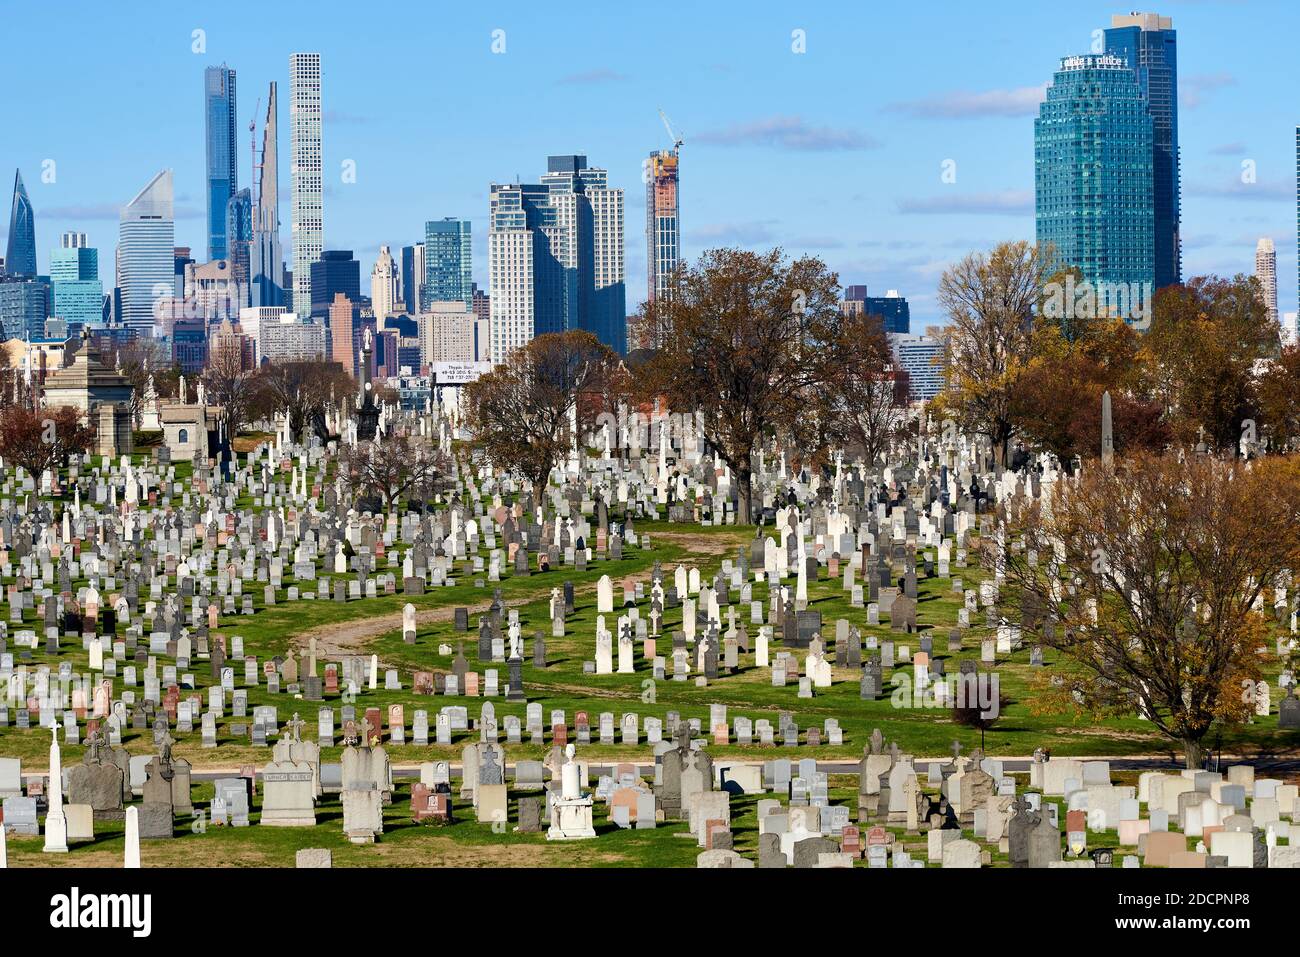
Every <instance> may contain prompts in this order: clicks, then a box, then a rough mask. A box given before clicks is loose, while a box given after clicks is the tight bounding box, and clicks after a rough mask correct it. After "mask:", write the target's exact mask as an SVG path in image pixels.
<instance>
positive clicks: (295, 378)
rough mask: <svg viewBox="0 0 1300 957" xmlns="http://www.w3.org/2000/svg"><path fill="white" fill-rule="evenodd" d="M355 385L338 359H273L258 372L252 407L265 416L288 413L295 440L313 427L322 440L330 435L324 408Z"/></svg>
mask: <svg viewBox="0 0 1300 957" xmlns="http://www.w3.org/2000/svg"><path fill="white" fill-rule="evenodd" d="M354 388H355V386H354V384H353V382H352V377H351V376H350V375H348V374H347V372H345V371H344V369H343V366H342V364H340V363H338V362H323V361H319V360H295V361H292V362H274V363H270V364H269V365H266V366H264V367H263V368H262V369H261V370H260V371H259V372H258V374H257V381H256V383H255V391H256V400H255V401H254V408H255V409H256V410H257V411H258V412H261V413H262V414H265V415H267V416H270V415H274V414H282V415H283V414H287V415H288V416H289V431H290V433H291V434H292V435H293V437H294V439H296V440H297V439H301V438H302V437H303V433H304V432H305V431H306V430H307V429H312V430H314V431H315V432H316V434H317V435H318V436H320V438H321V439H322V441H324V440H327V439H328V438H329V436H328V435H327V434H326V432H325V410H326V408H327V407H328V406H329V404H330V403H331V402H333V401H335V398H336V396H346V395H349V394H351V393H352V392H353V390H354Z"/></svg>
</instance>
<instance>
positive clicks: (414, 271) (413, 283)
mask: <svg viewBox="0 0 1300 957" xmlns="http://www.w3.org/2000/svg"><path fill="white" fill-rule="evenodd" d="M424 273H425V269H424V243H415V244H414V245H412V246H403V247H402V301H403V302H404V303H405V304H406V311H407V314H409V315H412V316H414V315H416V314H418V313H419V312H420V310H421V309H422V308H423V299H424V296H423V289H424Z"/></svg>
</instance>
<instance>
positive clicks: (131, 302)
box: [117, 169, 176, 336]
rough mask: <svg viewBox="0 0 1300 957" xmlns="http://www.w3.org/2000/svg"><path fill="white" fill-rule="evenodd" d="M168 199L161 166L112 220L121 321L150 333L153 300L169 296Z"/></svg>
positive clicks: (171, 227) (171, 239) (172, 270)
mask: <svg viewBox="0 0 1300 957" xmlns="http://www.w3.org/2000/svg"><path fill="white" fill-rule="evenodd" d="M173 199H174V192H173V187H172V171H171V170H169V169H165V170H163V171H162V172H160V173H158V175H156V176H155V177H154V178H153V179H151V180H150V181H149V183H148V185H146V186H145V188H144V189H142V190H140V192H139V193H137V194H136V195H135V198H134V199H132V200H131V202H129V203H127V204H126V205H125V206H123V207H122V215H121V219H120V222H119V223H118V240H117V286H118V288H119V289H120V290H121V302H122V323H123V325H125V326H127V327H128V328H132V329H135V330H136V331H137V332H139V333H140V334H141V335H146V336H147V335H151V334H152V331H153V325H154V303H155V301H156V300H157V299H159V298H162V297H171V296H173V295H175V289H176V224H175V220H174V206H173Z"/></svg>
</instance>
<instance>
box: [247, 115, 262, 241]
mask: <svg viewBox="0 0 1300 957" xmlns="http://www.w3.org/2000/svg"><path fill="white" fill-rule="evenodd" d="M261 106H262V98H261V97H260V96H259V97H258V98H257V103H256V104H254V106H253V118H252V119H251V120H249V121H248V152H249V161H250V162H249V170H248V176H249V179H250V182H249V184H248V195H249V198H250V199H251V200H252V205H253V207H254V209H256V208H257V205H258V203H260V202H261V199H262V198H261V196H259V195H258V193H259V190H258V186H259V185H260V179H259V178H258V175H257V171H258V170H259V169H261V167H262V164H261V163H259V162H258V161H257V111H258V109H260V108H261ZM254 215H256V214H254Z"/></svg>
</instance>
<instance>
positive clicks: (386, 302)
mask: <svg viewBox="0 0 1300 957" xmlns="http://www.w3.org/2000/svg"><path fill="white" fill-rule="evenodd" d="M400 279H401V274H400V273H399V272H398V271H397V263H396V262H395V261H394V260H393V254H392V253H391V252H389V250H388V247H387V246H380V247H379V258H378V259H376V260H375V268H374V269H372V270H371V271H370V304H371V306H373V307H374V310H375V321H376V322H383V321H384V320H385V319H387V318H388V317H389V316H391V315H393V314H394V313H396V312H397V309H396V305H397V303H398V302H400V301H401V285H400Z"/></svg>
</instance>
